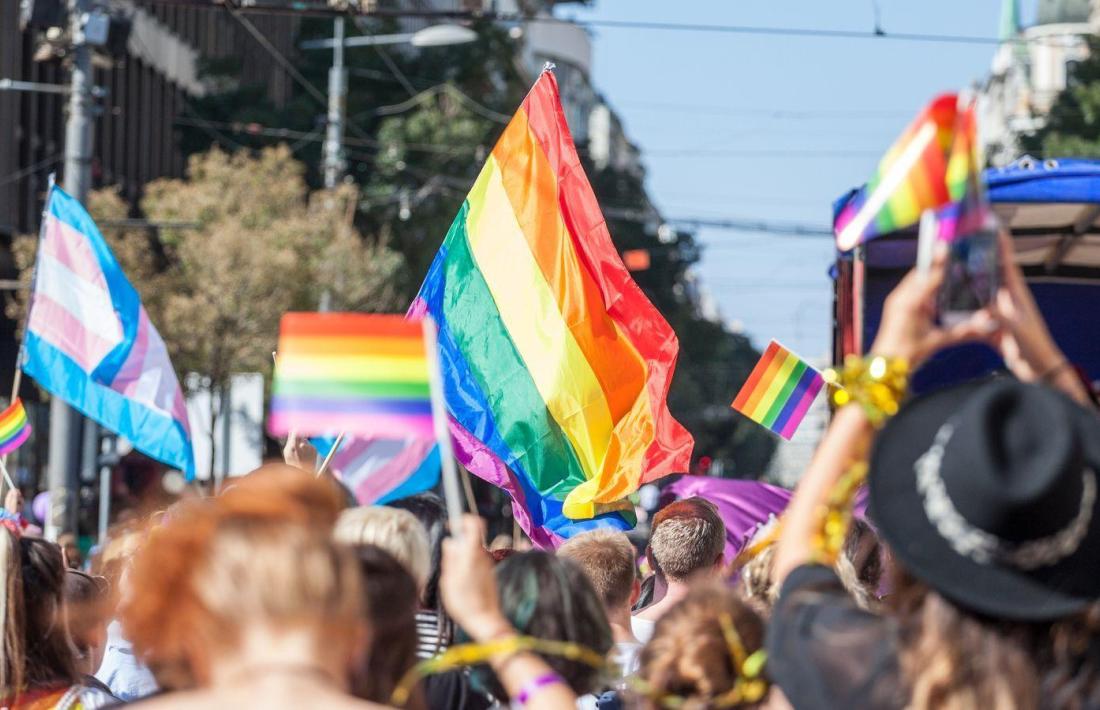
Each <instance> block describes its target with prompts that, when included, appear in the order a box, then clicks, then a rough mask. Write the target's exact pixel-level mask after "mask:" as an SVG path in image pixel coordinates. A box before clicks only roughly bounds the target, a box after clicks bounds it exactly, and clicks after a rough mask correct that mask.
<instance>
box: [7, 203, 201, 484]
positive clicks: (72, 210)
mask: <svg viewBox="0 0 1100 710" xmlns="http://www.w3.org/2000/svg"><path fill="white" fill-rule="evenodd" d="M20 359H21V361H22V366H23V371H24V372H26V373H27V374H28V375H30V376H31V377H33V378H34V379H35V380H36V381H37V382H38V384H39V385H41V386H42V387H43V388H45V389H46V390H48V391H49V392H50V394H52V395H54V396H56V397H60V398H61V399H63V400H65V401H66V402H68V403H69V405H71V406H72V407H74V408H75V409H77V410H79V411H80V412H82V413H83V414H85V415H86V416H88V417H90V418H92V419H94V420H95V421H97V422H99V423H100V424H102V425H103V426H105V427H106V428H108V429H110V430H112V431H114V432H116V433H118V434H120V435H122V436H125V437H126V438H127V439H129V440H130V441H131V442H132V443H133V445H134V448H136V449H137V450H139V451H141V452H142V453H144V454H146V455H148V456H151V457H153V458H155V459H157V460H159V461H163V462H164V463H166V464H168V465H169V466H173V467H175V468H178V469H180V470H181V471H183V472H184V473H186V474H187V476H188V478H191V477H192V476H194V475H195V457H194V454H193V453H192V451H191V432H190V429H189V428H188V425H187V410H186V408H185V406H184V400H183V393H182V392H181V391H180V385H179V380H177V379H176V373H175V371H174V370H173V369H172V363H171V361H170V360H169V359H168V350H167V349H166V348H165V346H164V341H163V340H162V339H161V337H160V334H159V333H158V332H157V329H156V328H154V327H153V324H152V323H151V322H149V316H148V315H147V314H146V313H145V308H144V307H143V306H142V305H141V299H140V297H139V296H138V294H137V291H135V290H134V287H133V286H131V285H130V282H129V281H127V280H126V275H125V274H123V273H122V267H120V266H119V264H118V262H117V261H115V257H114V255H113V254H111V250H110V249H109V248H108V247H107V243H106V242H105V241H104V240H103V235H101V234H100V233H99V229H98V228H97V227H96V225H95V222H93V221H92V218H91V216H90V215H89V214H88V213H87V212H86V211H85V210H84V208H83V207H82V206H81V204H80V203H79V202H78V201H77V200H76V199H74V198H73V197H71V196H70V195H68V194H67V193H66V192H65V191H63V190H61V189H60V188H58V187H56V186H54V187H53V188H51V189H50V195H49V198H48V199H47V201H46V212H45V215H44V217H43V221H42V233H41V236H40V238H39V244H38V261H37V263H36V264H35V276H34V286H33V291H32V293H31V302H30V313H29V316H28V318H27V329H26V334H25V335H24V336H23V349H22V352H21V354H20Z"/></svg>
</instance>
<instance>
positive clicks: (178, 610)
mask: <svg viewBox="0 0 1100 710" xmlns="http://www.w3.org/2000/svg"><path fill="white" fill-rule="evenodd" d="M342 504H343V499H342V496H341V494H340V492H339V490H338V489H337V488H336V486H335V485H334V484H333V483H332V482H330V481H328V480H327V479H318V478H316V477H314V476H312V475H310V474H308V473H305V472H304V471H302V470H300V469H297V468H294V467H291V466H285V465H281V464H270V465H267V466H264V467H261V468H260V469H257V470H256V471H254V472H253V473H251V474H249V475H248V476H245V477H244V478H242V479H239V480H238V481H237V482H234V484H233V485H232V486H231V487H229V488H228V489H227V490H226V491H225V492H224V493H222V494H221V495H220V496H219V497H217V498H212V499H205V500H194V501H189V502H188V503H186V504H184V505H181V506H180V507H179V508H178V510H176V511H175V512H174V513H173V515H171V516H168V517H166V519H165V521H164V522H163V524H161V525H159V526H157V527H154V528H152V529H151V530H150V532H149V535H148V536H147V541H146V542H145V543H144V545H143V546H142V547H141V548H140V549H139V551H138V553H137V555H136V557H135V559H134V561H133V568H132V573H131V581H132V586H133V595H132V597H133V598H132V599H131V600H130V601H128V602H127V603H126V605H125V606H124V608H123V623H124V628H125V630H126V633H127V635H128V637H129V638H130V639H131V641H133V644H134V648H135V649H136V651H137V653H138V655H139V657H141V658H142V659H143V660H144V661H145V662H146V663H148V664H149V665H150V667H151V668H153V670H154V672H155V673H156V674H157V680H158V682H160V683H161V685H162V686H163V687H168V688H179V687H186V686H190V685H194V684H199V685H202V684H204V683H206V682H207V681H208V678H209V674H210V658H211V655H212V654H211V653H210V651H211V650H215V651H232V650H234V649H235V648H236V647H237V644H238V643H239V640H240V635H241V632H242V630H243V629H245V628H246V627H247V625H248V624H250V623H278V624H282V625H288V626H289V625H306V626H315V627H318V631H319V636H324V637H326V638H327V639H328V641H329V642H334V641H336V640H339V639H346V640H348V642H349V643H351V638H352V637H351V635H352V634H355V633H356V631H357V630H358V629H360V628H362V616H361V611H360V609H361V597H360V588H359V571H358V569H357V568H356V563H355V559H354V557H353V556H352V554H351V551H350V550H348V549H346V548H344V547H343V546H340V545H338V544H337V543H335V542H333V541H332V526H333V524H334V523H335V521H336V517H337V515H338V514H339V512H340V509H341V507H342Z"/></svg>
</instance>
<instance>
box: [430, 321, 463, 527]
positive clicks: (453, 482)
mask: <svg viewBox="0 0 1100 710" xmlns="http://www.w3.org/2000/svg"><path fill="white" fill-rule="evenodd" d="M423 326H424V351H425V353H426V354H427V360H428V385H429V388H430V390H431V402H432V425H433V429H434V431H435V439H436V442H437V443H438V444H439V460H440V465H441V466H442V469H443V497H444V498H445V499H446V501H447V518H448V519H449V521H450V525H451V535H453V536H456V537H457V536H458V535H459V532H460V531H461V530H462V486H461V484H460V483H459V480H458V470H457V468H456V467H455V457H454V451H453V449H452V447H451V432H450V428H449V427H448V426H447V403H446V400H445V399H444V397H443V373H442V370H441V369H440V366H439V334H438V331H437V330H436V325H435V320H434V319H432V317H431V316H426V317H425V318H424V320H423Z"/></svg>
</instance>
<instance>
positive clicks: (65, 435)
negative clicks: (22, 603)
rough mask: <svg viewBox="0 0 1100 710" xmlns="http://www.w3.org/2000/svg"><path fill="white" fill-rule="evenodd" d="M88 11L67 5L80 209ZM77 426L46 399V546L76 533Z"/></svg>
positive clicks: (86, 160)
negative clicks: (47, 442)
mask: <svg viewBox="0 0 1100 710" xmlns="http://www.w3.org/2000/svg"><path fill="white" fill-rule="evenodd" d="M89 5H90V3H89V0H69V33H70V47H71V49H72V54H71V57H72V67H71V73H70V78H69V115H68V118H67V121H66V124H65V174H64V179H65V191H66V192H68V193H69V194H70V195H72V196H73V197H75V198H76V199H77V200H79V201H80V202H81V204H83V203H84V202H85V201H86V200H87V198H88V190H89V188H90V187H91V179H92V176H91V162H92V112H93V106H92V81H93V77H92V50H91V48H90V47H89V46H88V44H87V42H86V40H85V37H84V21H85V17H86V14H87V12H88V10H89ZM80 424H81V417H80V415H79V414H78V413H77V412H76V411H75V410H73V409H72V408H71V407H69V405H67V404H66V403H65V402H64V400H62V399H61V398H60V397H51V398H50V449H49V467H48V468H47V471H46V479H47V481H48V483H49V490H50V515H49V520H48V521H46V529H45V533H46V537H47V538H48V539H50V540H56V539H57V536H58V535H59V534H60V533H62V532H70V531H73V530H75V529H76V507H77V501H76V491H77V489H78V481H79V475H80V471H79V468H78V466H77V461H78V458H79V456H78V452H79V450H80V445H81V438H80ZM89 424H91V423H90V422H89Z"/></svg>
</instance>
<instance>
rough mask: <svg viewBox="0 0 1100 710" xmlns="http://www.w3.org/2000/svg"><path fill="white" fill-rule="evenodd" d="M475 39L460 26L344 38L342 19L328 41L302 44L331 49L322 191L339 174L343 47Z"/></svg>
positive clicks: (433, 44)
mask: <svg viewBox="0 0 1100 710" xmlns="http://www.w3.org/2000/svg"><path fill="white" fill-rule="evenodd" d="M475 39H477V33H476V32H474V31H473V30H471V29H470V28H469V27H463V26H461V25H450V24H443V25H432V26H430V27H425V28H424V29H422V30H419V31H417V32H406V33H401V34H388V35H363V36H361V37H349V38H347V39H345V38H344V18H342V17H337V18H336V20H335V22H334V23H333V37H332V39H315V40H310V41H309V42H302V44H301V48H302V49H329V48H331V49H332V68H331V69H329V73H328V121H327V125H326V128H325V144H324V160H323V164H324V170H325V187H326V188H333V187H336V183H337V182H338V181H339V178H340V173H341V171H342V170H343V167H344V166H343V162H344V161H343V159H342V158H341V156H340V153H341V147H342V145H343V142H344V104H345V98H346V96H347V90H348V78H347V70H346V69H345V68H344V48H345V47H378V46H382V45H393V44H410V45H412V46H413V47H445V46H448V45H452V44H465V43H467V42H473V41H474V40H475Z"/></svg>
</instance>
